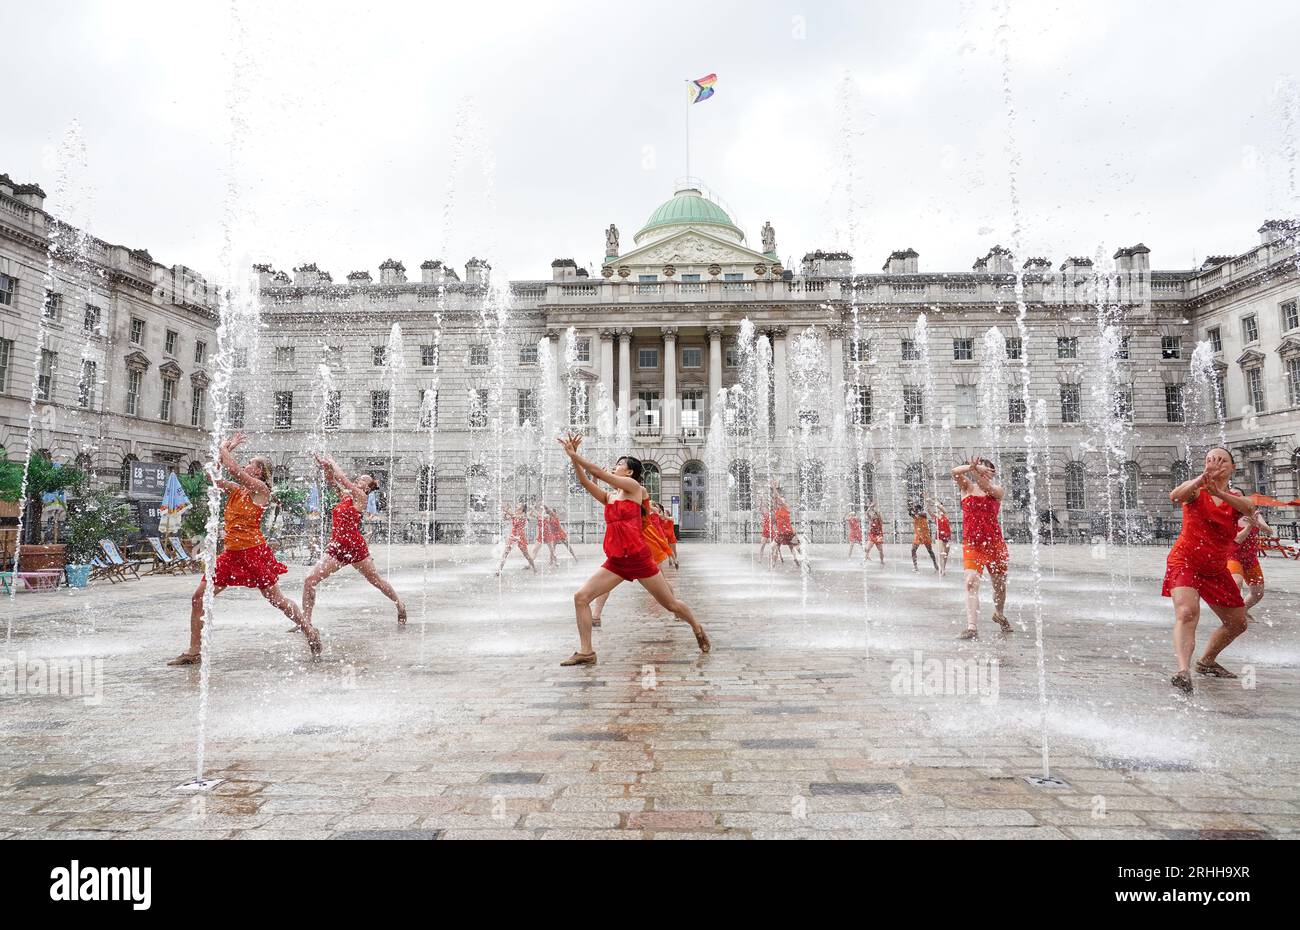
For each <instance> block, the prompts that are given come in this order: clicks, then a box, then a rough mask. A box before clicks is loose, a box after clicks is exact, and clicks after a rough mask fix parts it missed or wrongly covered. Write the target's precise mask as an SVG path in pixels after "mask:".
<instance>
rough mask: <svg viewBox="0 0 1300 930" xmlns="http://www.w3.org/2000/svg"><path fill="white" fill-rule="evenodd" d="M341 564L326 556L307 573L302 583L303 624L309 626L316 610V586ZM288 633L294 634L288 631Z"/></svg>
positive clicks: (332, 557)
mask: <svg viewBox="0 0 1300 930" xmlns="http://www.w3.org/2000/svg"><path fill="white" fill-rule="evenodd" d="M342 567H343V563H342V562H340V561H339V560H338V559H336V558H334V556H332V555H327V556H325V558H323V559H321V560H320V561H319V562H317V563H316V564H315V566H313V567H312V570H311V571H310V572H308V573H307V577H306V579H304V581H303V583H302V621H303V624H305V625H307V626H310V625H311V613H312V611H313V610H314V609H315V608H316V586H317V585H319V584H320V583H321V582H322V581H324V580H325V579H326V578H328V577H329V576H330V575H332V574H334V573H335V572H336V571H338V570H339V569H340V568H342ZM289 632H291V633H292V632H294V631H293V630H290V631H289Z"/></svg>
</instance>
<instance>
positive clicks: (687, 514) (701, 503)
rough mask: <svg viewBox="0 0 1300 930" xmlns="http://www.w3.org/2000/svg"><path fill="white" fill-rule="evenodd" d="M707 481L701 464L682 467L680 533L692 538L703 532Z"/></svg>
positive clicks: (705, 517)
mask: <svg viewBox="0 0 1300 930" xmlns="http://www.w3.org/2000/svg"><path fill="white" fill-rule="evenodd" d="M707 486H708V484H707V481H706V480H705V472H704V463H703V462H687V463H686V464H685V465H683V466H682V532H683V533H689V534H691V535H693V536H695V535H699V534H701V533H703V532H704V530H705V528H706V522H705V521H706V519H707V516H706V514H707V511H706V510H705V505H706V504H707V500H706V493H707V490H706V489H707Z"/></svg>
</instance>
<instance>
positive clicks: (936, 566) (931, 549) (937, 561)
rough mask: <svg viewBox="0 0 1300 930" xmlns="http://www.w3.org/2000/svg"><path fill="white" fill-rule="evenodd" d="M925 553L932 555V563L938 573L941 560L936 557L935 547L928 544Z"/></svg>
mask: <svg viewBox="0 0 1300 930" xmlns="http://www.w3.org/2000/svg"><path fill="white" fill-rule="evenodd" d="M925 551H926V552H928V553H930V561H931V563H933V564H934V570H935V571H936V572H937V571H938V570H939V560H938V559H937V558H935V556H934V547H933V546H932V545H930V544H929V543H926V544H925ZM913 555H915V553H913Z"/></svg>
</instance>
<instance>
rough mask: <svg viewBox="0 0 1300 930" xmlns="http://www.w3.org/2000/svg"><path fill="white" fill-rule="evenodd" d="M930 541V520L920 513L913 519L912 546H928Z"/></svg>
mask: <svg viewBox="0 0 1300 930" xmlns="http://www.w3.org/2000/svg"><path fill="white" fill-rule="evenodd" d="M931 542H932V540H931V539H930V518H929V517H927V516H926V515H925V514H923V513H918V514H917V515H916V516H915V517H913V518H912V545H914V546H928V545H930V543H931Z"/></svg>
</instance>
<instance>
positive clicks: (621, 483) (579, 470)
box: [559, 433, 645, 503]
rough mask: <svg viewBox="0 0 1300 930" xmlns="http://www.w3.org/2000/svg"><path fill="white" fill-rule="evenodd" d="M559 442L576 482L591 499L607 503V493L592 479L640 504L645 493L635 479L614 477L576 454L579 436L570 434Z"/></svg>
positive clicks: (614, 475)
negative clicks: (616, 489) (571, 467)
mask: <svg viewBox="0 0 1300 930" xmlns="http://www.w3.org/2000/svg"><path fill="white" fill-rule="evenodd" d="M559 442H560V445H561V446H563V447H564V451H565V454H567V455H568V456H569V461H570V462H572V463H573V471H574V474H576V475H577V476H578V480H579V481H580V482H582V486H583V487H584V488H586V489H587V493H589V494H590V495H591V496H592V497H594V498H595V499H596V500H598V501H600V502H601V503H608V502H609V496H608V492H606V491H602V490H601V489H600V487H599V486H598V485H596V483H595V482H593V481H592V480H591V479H592V478H593V477H594V478H598V479H599V480H601V481H603V482H605V483H606V484H608V485H610V486H611V487H615V488H618V489H619V490H620V491H622V492H623V493H624V494H626V495H627V499H628V500H630V501H632V502H634V503H640V501H641V498H642V497H643V496H644V494H645V491H644V490H643V489H642V487H641V485H640V484H639V483H638V482H637V480H636V479H635V478H633V477H632V476H630V475H616V474H614V473H613V472H611V471H606V470H605V469H603V468H601V467H600V466H599V465H596V464H595V463H593V462H590V461H588V460H587V459H585V458H583V457H582V455H581V454H580V453H579V452H578V446H580V445H581V444H582V437H581V436H579V435H577V434H576V433H570V434H568V435H567V436H563V437H561V438H560V440H559Z"/></svg>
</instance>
